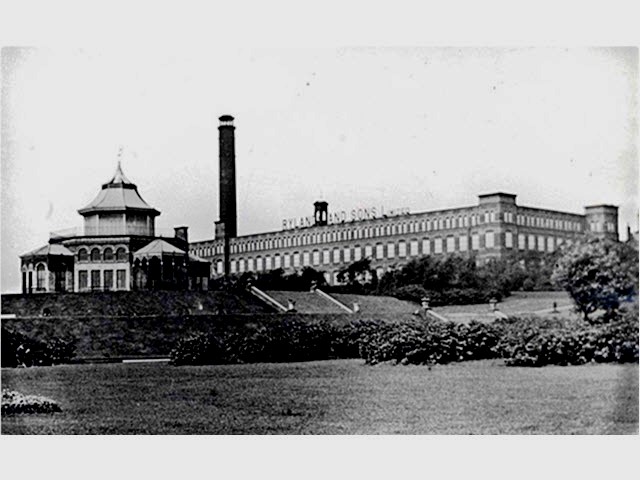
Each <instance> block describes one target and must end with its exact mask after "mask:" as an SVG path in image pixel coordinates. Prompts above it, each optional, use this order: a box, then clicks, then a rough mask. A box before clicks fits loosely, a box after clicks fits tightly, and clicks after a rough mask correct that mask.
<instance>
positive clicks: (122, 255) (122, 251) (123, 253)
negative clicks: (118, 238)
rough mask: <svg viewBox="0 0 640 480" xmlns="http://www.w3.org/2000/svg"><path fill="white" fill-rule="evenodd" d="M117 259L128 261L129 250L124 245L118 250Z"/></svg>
mask: <svg viewBox="0 0 640 480" xmlns="http://www.w3.org/2000/svg"><path fill="white" fill-rule="evenodd" d="M116 260H117V261H118V262H126V261H127V251H126V250H125V249H124V248H123V247H120V248H119V249H118V250H116Z"/></svg>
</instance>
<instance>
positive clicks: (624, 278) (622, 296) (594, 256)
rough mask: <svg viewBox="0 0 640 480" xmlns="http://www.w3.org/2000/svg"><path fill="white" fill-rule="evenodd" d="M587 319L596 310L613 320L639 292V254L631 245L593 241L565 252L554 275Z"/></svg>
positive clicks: (600, 240) (577, 244) (580, 244)
mask: <svg viewBox="0 0 640 480" xmlns="http://www.w3.org/2000/svg"><path fill="white" fill-rule="evenodd" d="M552 279H553V281H554V282H555V283H556V284H557V285H558V286H560V287H562V288H564V289H565V290H566V291H567V292H568V293H569V295H570V296H571V298H572V299H573V301H574V302H575V304H576V310H577V311H579V312H580V313H581V314H582V316H583V317H584V319H585V320H587V321H589V315H590V314H591V313H593V312H595V311H596V310H599V309H602V310H604V311H605V312H606V314H605V318H611V317H612V316H613V315H614V314H615V312H616V311H617V309H618V308H619V306H620V303H621V302H622V301H624V300H628V299H631V298H632V297H633V296H634V295H637V292H638V251H637V250H635V249H634V248H633V247H632V246H630V245H628V244H624V243H620V242H614V241H611V240H606V239H598V238H591V239H588V240H586V241H585V242H582V243H576V244H574V245H571V246H569V247H566V248H565V249H563V252H562V256H561V257H560V258H559V259H558V261H557V263H556V265H555V268H554V270H553V275H552Z"/></svg>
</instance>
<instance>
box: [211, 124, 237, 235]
mask: <svg viewBox="0 0 640 480" xmlns="http://www.w3.org/2000/svg"><path fill="white" fill-rule="evenodd" d="M219 120H220V126H219V127H218V130H219V136H218V138H219V145H220V221H219V222H216V238H218V237H225V238H235V237H236V236H237V235H238V218H237V210H236V145H235V127H234V126H233V117H232V116H231V115H223V116H221V117H220V118H219ZM220 227H222V228H220Z"/></svg>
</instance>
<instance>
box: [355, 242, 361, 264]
mask: <svg viewBox="0 0 640 480" xmlns="http://www.w3.org/2000/svg"><path fill="white" fill-rule="evenodd" d="M360 259H362V247H360V246H356V247H355V248H354V249H353V260H354V261H356V262H357V261H358V260H360Z"/></svg>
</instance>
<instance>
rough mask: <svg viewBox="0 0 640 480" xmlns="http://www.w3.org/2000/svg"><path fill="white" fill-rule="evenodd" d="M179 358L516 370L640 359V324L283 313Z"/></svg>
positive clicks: (182, 350)
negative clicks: (495, 363) (479, 364)
mask: <svg viewBox="0 0 640 480" xmlns="http://www.w3.org/2000/svg"><path fill="white" fill-rule="evenodd" d="M171 358H172V362H173V364H175V365H185V364H219V363H252V362H299V361H309V360H326V359H332V358H362V359H364V360H365V362H366V363H367V364H370V365H374V364H377V363H381V362H392V363H401V364H418V365H422V364H445V363H449V362H460V361H466V360H481V359H491V358H504V359H505V362H506V364H507V365H514V366H543V365H579V364H583V363H587V362H619V363H621V362H637V361H638V320H637V318H636V317H635V316H634V315H633V314H632V313H631V312H629V313H628V314H626V315H624V316H619V317H618V318H617V319H616V320H615V321H612V322H611V323H609V324H606V325H599V326H591V325H588V324H586V323H585V322H582V321H580V320H577V319H575V320H566V319H556V318H550V319H541V318H535V317H532V318H528V317H524V318H512V319H506V320H497V321H495V322H492V323H479V322H470V323H468V324H462V323H455V322H445V321H440V320H433V319H431V320H428V321H423V320H418V319H416V318H414V317H411V318H407V319H402V320H398V321H395V322H391V321H381V320H368V319H359V318H358V317H357V316H353V317H350V321H347V322H343V321H317V320H316V321H307V320H305V319H304V318H299V317H289V316H283V317H280V318H278V319H268V320H267V319H263V320H261V321H255V322H253V323H238V324H234V325H229V324H226V326H224V327H218V328H215V327H212V330H210V331H208V332H206V333H204V332H201V333H197V334H193V335H190V336H188V337H185V338H184V339H182V340H181V341H179V342H178V343H177V345H176V347H175V348H174V349H173V351H172V353H171Z"/></svg>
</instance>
